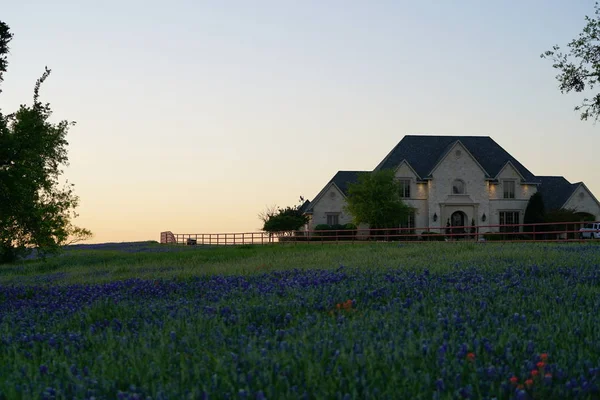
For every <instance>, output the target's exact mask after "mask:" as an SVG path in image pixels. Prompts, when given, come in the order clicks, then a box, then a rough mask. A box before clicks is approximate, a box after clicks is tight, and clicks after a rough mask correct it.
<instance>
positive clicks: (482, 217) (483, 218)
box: [481, 213, 485, 222]
mask: <svg viewBox="0 0 600 400" xmlns="http://www.w3.org/2000/svg"><path fill="white" fill-rule="evenodd" d="M481 220H482V221H483V222H485V213H483V215H482V216H481Z"/></svg>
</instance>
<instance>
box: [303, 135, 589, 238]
mask: <svg viewBox="0 0 600 400" xmlns="http://www.w3.org/2000/svg"><path fill="white" fill-rule="evenodd" d="M388 168H391V169H394V170H395V171H396V177H397V179H398V180H400V182H401V187H402V193H401V197H402V198H403V200H404V202H405V203H406V204H408V205H410V206H411V207H412V208H413V209H414V214H413V216H411V218H409V220H408V221H407V224H408V226H411V227H417V228H421V230H425V229H427V230H428V229H430V228H440V229H442V228H444V227H446V224H447V223H450V225H452V226H466V225H471V224H472V223H474V224H475V225H478V226H489V225H503V224H517V223H523V216H524V214H525V208H526V207H527V202H528V200H529V198H530V197H531V195H533V194H534V193H535V192H537V191H539V192H541V193H542V197H543V199H544V204H545V207H546V210H552V209H560V208H569V209H575V210H576V211H578V212H581V213H582V214H585V215H587V216H588V217H589V216H592V217H593V218H594V219H595V220H598V219H600V203H599V202H598V200H597V199H596V197H594V195H593V194H592V193H591V192H590V190H589V189H588V188H587V187H586V186H585V184H584V183H583V182H577V183H570V182H569V181H567V180H566V179H565V178H564V177H562V176H537V175H534V174H532V173H531V172H530V171H529V170H528V169H527V168H525V167H524V166H523V164H521V163H520V162H519V161H517V160H516V159H515V158H514V157H512V156H511V155H510V154H509V153H508V152H506V151H505V150H504V149H503V148H502V147H501V146H500V145H498V144H497V143H496V142H495V141H494V140H493V139H492V138H491V137H489V136H421V135H418V136H417V135H407V136H405V137H404V138H403V139H402V140H401V141H400V142H399V143H398V144H397V145H396V147H394V148H393V149H392V151H391V152H390V153H389V154H388V155H387V156H386V157H385V158H384V159H383V160H382V161H381V162H380V163H379V165H377V167H375V171H377V170H380V169H388ZM360 172H368V171H339V172H338V173H337V174H335V176H334V177H333V178H331V180H330V181H329V182H328V183H327V184H326V185H325V187H324V188H323V189H322V190H321V191H320V192H319V193H318V194H317V196H316V197H315V198H314V199H313V200H312V201H311V202H306V203H305V205H304V206H303V210H304V211H305V213H306V214H308V215H310V222H309V225H308V229H310V230H312V229H314V227H315V226H317V225H319V224H329V225H333V224H345V223H349V222H352V217H351V216H350V215H348V214H347V213H346V212H345V211H344V207H345V205H346V195H347V194H348V184H349V183H353V182H356V181H357V176H358V174H359V173H360ZM496 230H498V229H497V228H493V229H492V228H490V229H489V231H496ZM438 231H439V230H438Z"/></svg>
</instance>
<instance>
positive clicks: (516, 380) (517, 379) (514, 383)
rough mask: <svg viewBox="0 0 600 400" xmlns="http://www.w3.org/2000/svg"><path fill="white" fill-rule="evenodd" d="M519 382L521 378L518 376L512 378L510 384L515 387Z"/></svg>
mask: <svg viewBox="0 0 600 400" xmlns="http://www.w3.org/2000/svg"><path fill="white" fill-rule="evenodd" d="M517 382H519V378H517V377H516V376H513V377H512V378H510V383H512V384H513V385H516V384H517Z"/></svg>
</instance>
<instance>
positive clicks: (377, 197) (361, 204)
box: [346, 169, 412, 229]
mask: <svg viewBox="0 0 600 400" xmlns="http://www.w3.org/2000/svg"><path fill="white" fill-rule="evenodd" d="M400 189H401V186H400V182H399V181H398V180H397V179H396V178H395V175H394V171H393V170H391V169H386V170H380V171H374V172H365V173H361V174H360V175H359V176H358V182H356V183H351V184H349V186H348V197H347V200H346V201H347V205H346V211H347V212H348V213H349V214H350V215H352V217H353V220H354V223H355V224H356V225H359V224H362V223H365V224H369V226H370V227H371V228H372V229H378V228H398V227H399V226H400V224H401V223H403V222H405V221H406V219H407V218H408V216H409V214H410V212H411V210H412V209H411V208H410V207H408V206H407V205H406V204H404V202H402V199H401V198H400Z"/></svg>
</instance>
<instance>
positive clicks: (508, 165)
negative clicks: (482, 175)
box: [495, 160, 525, 180]
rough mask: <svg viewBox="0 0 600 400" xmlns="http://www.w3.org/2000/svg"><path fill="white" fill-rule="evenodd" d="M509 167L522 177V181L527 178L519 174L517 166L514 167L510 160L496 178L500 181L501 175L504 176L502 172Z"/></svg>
mask: <svg viewBox="0 0 600 400" xmlns="http://www.w3.org/2000/svg"><path fill="white" fill-rule="evenodd" d="M509 167H510V168H512V169H513V170H514V171H515V172H516V173H517V174H519V176H520V177H521V179H522V180H525V177H524V176H523V175H522V174H521V173H520V172H519V170H518V169H516V168H515V166H514V165H513V163H512V162H511V161H510V160H509V161H507V162H506V164H504V166H503V167H502V168H501V169H500V171H498V173H497V174H496V176H495V178H496V179H498V178H499V177H500V175H501V174H502V172H503V171H504V170H505V169H507V168H509Z"/></svg>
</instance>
